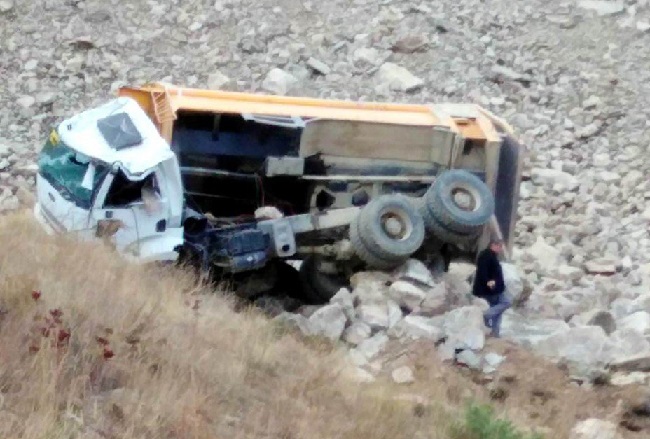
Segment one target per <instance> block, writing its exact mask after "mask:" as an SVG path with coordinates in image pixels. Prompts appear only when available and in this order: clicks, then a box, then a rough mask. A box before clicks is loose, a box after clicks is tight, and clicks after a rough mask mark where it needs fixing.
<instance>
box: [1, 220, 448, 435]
mask: <svg viewBox="0 0 650 439" xmlns="http://www.w3.org/2000/svg"><path fill="white" fill-rule="evenodd" d="M0 243H1V244H2V246H3V249H4V251H3V253H2V256H0V313H1V317H0V359H1V361H0V437H2V438H18V437H20V438H48V439H57V438H77V437H84V438H86V437H93V438H95V437H96V438H100V437H104V438H192V439H200V438H282V439H294V438H295V439H298V438H305V439H307V438H310V439H311V438H344V439H345V438H349V439H364V438H368V439H370V438H372V439H381V438H386V439H388V438H390V439H395V438H414V437H417V438H443V437H446V434H445V432H446V428H447V425H448V424H449V422H450V421H451V420H452V418H451V417H450V416H449V413H448V412H447V411H445V409H444V408H443V407H442V406H440V407H438V406H436V405H429V404H426V407H427V408H426V409H424V408H423V406H422V404H420V403H415V402H413V401H411V400H409V399H408V398H398V396H399V395H398V393H397V390H396V388H395V386H392V385H390V384H389V383H388V382H387V381H382V380H380V381H378V382H377V383H374V384H371V385H361V384H357V383H355V382H354V381H353V380H351V379H350V378H349V374H348V372H349V370H350V369H349V366H348V365H347V363H346V362H345V361H344V359H343V358H344V357H343V354H342V350H341V349H338V348H336V347H333V346H331V345H328V344H326V343H322V342H318V341H314V340H311V341H310V342H309V343H305V342H304V341H303V340H302V339H301V338H300V337H299V336H297V335H295V334H293V333H291V332H288V331H285V330H283V329H282V328H280V327H278V326H277V325H275V324H273V323H272V322H270V321H268V320H267V319H266V318H264V317H262V316H261V315H259V314H257V313H256V312H255V311H253V310H246V311H244V312H240V313H235V312H233V306H232V304H231V303H230V302H229V300H228V299H227V298H225V297H224V296H221V295H219V294H215V293H214V292H211V291H207V289H206V288H203V287H202V286H200V285H197V283H196V280H195V279H194V278H193V277H192V276H191V275H190V274H188V273H185V272H182V271H180V270H177V269H173V268H164V269H163V268H151V267H142V266H135V265H130V264H128V263H126V262H124V261H122V260H121V259H120V258H118V257H116V255H114V254H112V253H111V251H110V250H108V249H107V248H105V247H102V246H101V245H99V244H73V243H72V242H71V241H69V240H67V239H65V238H51V237H47V236H45V235H44V234H43V233H42V232H41V231H40V229H39V228H38V226H36V225H35V224H34V223H33V221H32V220H31V216H30V214H29V212H23V213H20V214H13V215H11V216H9V217H5V218H3V219H1V220H0ZM34 292H36V293H34ZM39 294H40V296H39ZM423 391H424V393H425V398H426V399H427V401H439V400H444V399H445V387H444V383H438V384H436V385H429V384H428V385H427V386H426V389H423Z"/></svg>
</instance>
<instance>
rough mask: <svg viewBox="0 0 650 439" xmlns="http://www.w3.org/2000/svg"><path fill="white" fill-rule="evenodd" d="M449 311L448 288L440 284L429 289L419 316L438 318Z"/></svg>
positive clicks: (421, 305)
mask: <svg viewBox="0 0 650 439" xmlns="http://www.w3.org/2000/svg"><path fill="white" fill-rule="evenodd" d="M448 310H449V301H448V299H447V287H446V286H445V284H444V283H440V284H438V285H436V286H435V287H433V288H431V289H429V290H428V291H427V293H426V296H425V298H424V300H423V301H422V303H421V304H420V310H419V311H418V314H420V315H426V316H429V317H431V316H437V315H440V314H443V313H445V312H447V311H448Z"/></svg>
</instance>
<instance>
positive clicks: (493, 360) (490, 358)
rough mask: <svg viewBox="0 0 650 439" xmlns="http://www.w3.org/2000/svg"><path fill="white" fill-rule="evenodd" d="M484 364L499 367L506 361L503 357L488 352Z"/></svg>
mask: <svg viewBox="0 0 650 439" xmlns="http://www.w3.org/2000/svg"><path fill="white" fill-rule="evenodd" d="M484 359H485V363H487V364H488V365H489V366H492V367H499V366H500V365H501V363H503V362H504V361H505V359H506V357H504V356H503V355H499V354H497V353H495V352H488V353H487V354H485V357H484Z"/></svg>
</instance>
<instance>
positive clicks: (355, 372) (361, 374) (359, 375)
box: [351, 367, 375, 383]
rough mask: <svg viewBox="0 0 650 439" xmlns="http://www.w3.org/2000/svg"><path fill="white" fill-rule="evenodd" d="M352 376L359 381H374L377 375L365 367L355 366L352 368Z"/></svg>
mask: <svg viewBox="0 0 650 439" xmlns="http://www.w3.org/2000/svg"><path fill="white" fill-rule="evenodd" d="M351 378H352V380H353V381H355V382H357V383H373V382H375V376H374V375H373V374H371V373H370V372H368V371H367V370H365V369H362V368H360V367H355V368H353V369H352V373H351Z"/></svg>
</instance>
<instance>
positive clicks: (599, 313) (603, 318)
mask: <svg viewBox="0 0 650 439" xmlns="http://www.w3.org/2000/svg"><path fill="white" fill-rule="evenodd" d="M571 322H572V323H573V324H574V325H576V326H600V327H601V328H603V330H604V331H605V333H607V334H611V333H612V332H614V331H615V330H616V319H615V318H614V316H613V315H612V313H610V312H609V311H606V310H602V309H600V310H599V309H595V310H591V311H587V312H584V313H581V314H578V315H575V316H574V317H573V318H572V319H571Z"/></svg>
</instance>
